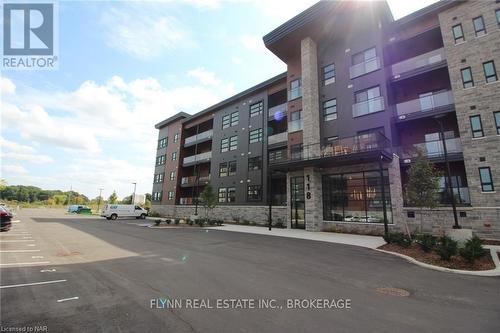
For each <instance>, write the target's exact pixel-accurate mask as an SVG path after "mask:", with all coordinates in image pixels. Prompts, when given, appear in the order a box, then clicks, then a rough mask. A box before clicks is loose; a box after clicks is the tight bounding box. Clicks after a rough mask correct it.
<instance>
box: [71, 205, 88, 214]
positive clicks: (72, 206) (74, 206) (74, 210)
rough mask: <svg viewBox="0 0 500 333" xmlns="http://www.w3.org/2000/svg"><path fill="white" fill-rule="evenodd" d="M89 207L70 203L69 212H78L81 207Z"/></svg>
mask: <svg viewBox="0 0 500 333" xmlns="http://www.w3.org/2000/svg"><path fill="white" fill-rule="evenodd" d="M84 208H88V207H87V206H84V205H69V206H68V213H78V211H79V210H80V209H84Z"/></svg>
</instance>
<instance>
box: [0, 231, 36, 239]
mask: <svg viewBox="0 0 500 333" xmlns="http://www.w3.org/2000/svg"><path fill="white" fill-rule="evenodd" d="M30 235H31V234H28V233H27V232H26V233H19V234H9V235H0V236H2V237H16V236H30ZM0 239H1V238H0Z"/></svg>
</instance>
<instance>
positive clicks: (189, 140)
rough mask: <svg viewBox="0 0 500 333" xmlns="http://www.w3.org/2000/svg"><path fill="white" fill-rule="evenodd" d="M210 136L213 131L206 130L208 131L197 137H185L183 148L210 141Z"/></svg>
mask: <svg viewBox="0 0 500 333" xmlns="http://www.w3.org/2000/svg"><path fill="white" fill-rule="evenodd" d="M212 135H213V130H208V131H205V132H202V133H198V134H197V135H193V136H190V137H187V138H186V139H185V140H184V147H189V146H192V145H194V144H196V143H200V142H204V141H208V140H211V139H212Z"/></svg>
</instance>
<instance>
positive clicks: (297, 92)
mask: <svg viewBox="0 0 500 333" xmlns="http://www.w3.org/2000/svg"><path fill="white" fill-rule="evenodd" d="M301 85H302V83H301V81H300V79H296V80H293V81H290V93H289V94H290V96H289V98H288V100H292V99H296V98H299V97H300V96H302V92H301V89H300V87H301Z"/></svg>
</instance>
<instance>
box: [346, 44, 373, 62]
mask: <svg viewBox="0 0 500 333" xmlns="http://www.w3.org/2000/svg"><path fill="white" fill-rule="evenodd" d="M376 56H377V50H376V49H375V48H374V47H372V48H369V49H368V50H364V51H363V52H359V53H356V54H354V55H353V56H352V64H353V65H357V64H361V63H363V62H367V61H370V60H371V59H373V58H375V57H376Z"/></svg>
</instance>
